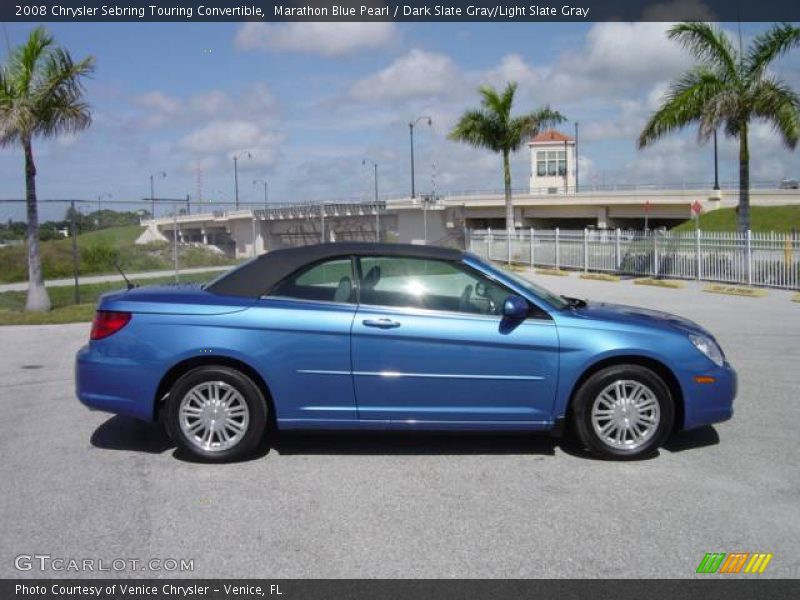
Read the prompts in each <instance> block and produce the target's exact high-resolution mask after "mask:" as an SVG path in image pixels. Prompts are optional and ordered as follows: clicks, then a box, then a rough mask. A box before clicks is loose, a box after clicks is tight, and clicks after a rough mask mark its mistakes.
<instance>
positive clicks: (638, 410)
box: [592, 379, 661, 450]
mask: <svg viewBox="0 0 800 600" xmlns="http://www.w3.org/2000/svg"><path fill="white" fill-rule="evenodd" d="M660 422H661V407H660V405H659V403H658V398H656V395H655V393H654V392H653V390H651V389H650V388H649V387H647V386H646V385H645V384H643V383H641V382H639V381H632V380H629V379H620V380H617V381H615V382H613V383H611V384H610V385H608V386H606V387H605V388H604V389H603V391H602V392H600V393H599V394H598V395H597V397H596V398H595V400H594V403H593V404H592V427H593V428H594V432H595V434H596V435H597V437H598V438H600V440H601V441H602V442H603V443H604V444H606V445H607V446H610V447H611V448H616V449H618V450H636V449H637V448H639V447H641V446H642V445H644V444H645V443H646V442H647V441H648V440H649V439H650V438H651V437H653V436H654V435H655V433H656V431H657V430H658V425H659V423H660Z"/></svg>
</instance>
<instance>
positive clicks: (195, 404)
mask: <svg viewBox="0 0 800 600" xmlns="http://www.w3.org/2000/svg"><path fill="white" fill-rule="evenodd" d="M267 416H268V409H267V402H266V399H265V398H264V394H263V393H262V392H261V389H259V387H258V386H257V385H256V384H255V383H253V381H252V380H251V379H250V378H249V377H247V376H246V375H244V374H243V373H242V372H240V371H237V370H236V369H231V368H229V367H222V366H204V367H197V368H195V369H192V370H191V371H188V372H187V373H186V374H184V375H183V376H182V377H181V378H180V379H178V381H176V382H175V384H174V385H173V386H172V389H171V390H170V393H169V399H168V400H167V414H166V417H167V418H166V425H167V430H168V431H169V434H170V437H171V438H172V440H173V441H174V442H175V444H176V445H177V446H178V448H179V449H180V450H182V451H184V452H185V453H187V454H188V455H190V456H191V457H193V458H196V459H199V460H201V461H203V462H215V463H216V462H229V461H234V460H239V459H242V458H245V457H247V456H248V455H250V454H251V453H253V451H254V450H255V449H256V447H257V446H258V445H259V443H260V442H261V440H262V438H263V437H264V432H265V430H266V427H267Z"/></svg>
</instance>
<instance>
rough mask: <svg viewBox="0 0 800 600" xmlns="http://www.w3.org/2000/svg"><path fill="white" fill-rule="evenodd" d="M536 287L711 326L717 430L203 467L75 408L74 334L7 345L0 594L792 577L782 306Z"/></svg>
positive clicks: (792, 330) (616, 287)
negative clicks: (89, 583) (142, 583)
mask: <svg viewBox="0 0 800 600" xmlns="http://www.w3.org/2000/svg"><path fill="white" fill-rule="evenodd" d="M535 280H536V281H537V282H538V283H541V284H543V285H546V286H547V287H549V288H550V289H553V290H554V291H557V292H559V293H563V294H570V295H576V296H580V297H589V298H592V299H597V300H607V301H613V302H622V303H627V304H638V305H642V306H648V307H652V308H657V309H661V310H667V311H670V312H675V313H678V314H681V315H684V316H687V317H689V318H691V319H693V320H696V321H698V322H699V323H701V324H703V325H705V326H706V327H708V328H709V329H710V330H711V331H712V332H714V334H715V335H717V337H718V339H719V341H720V343H721V344H722V346H723V348H724V349H725V351H726V353H727V354H728V356H729V358H730V360H731V362H732V363H733V364H734V365H735V367H736V368H737V370H738V372H739V378H740V380H739V381H740V389H739V397H738V399H737V402H736V414H735V417H734V419H733V420H732V421H729V422H727V423H723V424H720V425H718V426H715V427H713V428H711V427H708V428H704V429H701V430H698V431H695V432H690V433H685V434H681V435H679V436H678V437H676V438H674V439H673V440H672V441H671V442H669V443H668V445H667V447H666V448H665V449H662V450H661V452H660V454H659V456H657V457H655V458H652V459H649V460H644V461H641V462H634V463H615V462H604V461H598V460H593V459H590V458H586V457H585V456H583V455H582V453H581V451H580V449H579V448H575V447H574V446H573V445H571V444H569V443H561V442H556V441H553V440H551V439H550V438H549V437H546V436H527V435H513V436H511V435H509V436H498V435H491V436H464V435H449V436H441V435H402V436H400V435H394V436H376V435H370V436H352V435H349V436H345V435H339V436H335V435H325V436H298V435H293V436H280V437H279V438H278V439H277V440H276V442H275V443H274V444H273V446H272V447H271V448H270V449H269V451H268V452H267V453H266V454H265V455H264V456H261V457H258V458H256V459H254V460H250V461H248V462H244V463H239V464H232V465H222V466H209V465H203V464H195V463H191V462H187V461H185V460H182V459H180V457H175V456H174V452H175V451H174V448H173V447H172V446H171V444H170V442H169V441H168V440H167V439H166V438H165V436H164V435H163V434H162V433H161V432H160V431H159V430H158V429H157V428H154V427H150V426H148V425H146V424H140V423H137V422H135V421H132V420H128V419H124V418H121V417H114V416H111V415H106V414H102V413H96V412H90V411H89V410H87V409H86V408H85V407H83V406H82V405H80V404H79V403H78V401H77V400H76V399H75V397H74V392H73V376H72V366H73V356H74V353H75V351H76V350H77V349H78V348H79V347H80V346H81V345H82V344H84V343H85V341H86V338H87V336H88V331H89V327H88V325H87V324H76V325H57V326H29V327H2V328H0V359H1V360H0V390H1V391H2V393H1V394H0V403H1V404H0V406H2V415H3V419H2V435H0V455H1V456H2V461H1V462H0V481H1V482H2V487H3V490H4V491H3V494H2V495H0V526H2V535H0V576H2V577H19V576H23V577H25V576H35V577H42V576H45V577H47V576H55V577H58V576H65V575H67V576H82V577H86V576H92V573H79V574H78V573H64V572H56V571H45V572H40V571H38V570H37V569H34V570H32V571H28V572H19V571H17V570H16V569H15V567H14V559H15V557H16V556H18V555H20V554H47V555H50V556H52V557H63V558H75V559H83V558H103V559H106V560H108V561H110V560H111V559H115V558H124V559H142V560H147V559H150V558H159V559H168V558H177V559H181V558H183V559H193V560H194V571H193V572H186V573H171V572H170V573H167V572H152V571H144V572H137V573H131V572H130V571H122V572H120V573H119V575H126V576H130V575H132V574H135V575H146V576H156V577H158V576H167V575H169V576H194V577H244V576H250V577H253V576H256V577H289V578H294V577H315V578H327V577H442V578H450V577H502V578H526V577H679V578H683V577H689V576H692V575H693V574H694V571H695V568H696V567H697V565H698V563H699V562H700V560H701V559H702V558H703V555H704V554H705V553H706V552H712V551H717V552H737V551H742V552H770V553H773V554H774V557H773V559H772V562H771V563H770V565H769V567H768V569H767V571H766V573H765V574H764V575H762V577H764V576H771V577H798V576H800V443H799V442H800V435H798V431H800V398H798V391H800V303H797V302H792V301H791V295H792V294H791V293H788V292H782V291H778V290H770V291H769V293H768V295H767V297H764V298H746V297H732V296H723V295H715V294H708V293H704V292H702V291H701V290H702V287H701V286H698V285H694V284H691V283H690V284H689V285H688V286H687V287H686V288H685V289H681V290H672V289H659V288H651V287H644V286H634V285H632V284H631V283H630V282H622V283H607V282H598V281H584V280H580V279H578V278H577V277H576V276H574V275H573V276H571V277H545V276H536V277H535ZM95 575H101V576H109V575H113V573H95ZM707 577H708V576H707ZM712 577H716V576H712ZM742 577H743V576H742Z"/></svg>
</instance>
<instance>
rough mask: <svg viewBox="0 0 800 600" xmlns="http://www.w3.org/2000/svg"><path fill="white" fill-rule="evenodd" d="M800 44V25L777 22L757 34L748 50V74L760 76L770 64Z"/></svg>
mask: <svg viewBox="0 0 800 600" xmlns="http://www.w3.org/2000/svg"><path fill="white" fill-rule="evenodd" d="M799 45H800V27H797V26H795V25H792V24H791V23H776V24H775V25H773V26H772V27H771V28H770V29H769V30H767V31H765V32H764V33H761V34H759V35H757V36H756V38H755V39H754V40H753V43H752V45H751V46H750V49H749V51H748V52H747V61H746V70H747V73H748V75H750V76H751V77H752V76H755V77H758V76H760V75H761V74H763V73H764V71H765V70H766V69H767V67H768V66H769V64H770V63H771V62H772V61H773V60H775V59H776V58H778V57H780V56H782V55H783V54H786V53H787V52H789V50H792V49H793V48H796V47H797V46H799Z"/></svg>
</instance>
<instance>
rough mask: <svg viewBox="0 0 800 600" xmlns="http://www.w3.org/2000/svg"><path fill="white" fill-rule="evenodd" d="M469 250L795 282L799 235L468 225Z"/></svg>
mask: <svg viewBox="0 0 800 600" xmlns="http://www.w3.org/2000/svg"><path fill="white" fill-rule="evenodd" d="M467 241H468V248H469V250H470V251H471V252H473V253H475V254H477V255H478V256H482V257H484V258H486V259H489V260H495V261H501V262H507V263H513V264H524V265H529V266H537V267H551V268H555V269H577V270H581V271H599V272H607V273H617V274H622V275H639V276H652V277H663V278H675V279H697V280H702V281H716V282H723V283H738V284H747V285H759V286H768V287H776V288H785V289H792V290H797V289H800V235H798V234H791V233H776V232H765V233H764V232H762V233H759V232H751V231H748V232H746V233H739V232H717V231H700V230H696V231H694V232H679V233H675V232H669V231H633V230H620V229H616V230H593V229H583V230H566V229H547V230H542V229H518V230H516V231H514V232H512V234H511V235H510V236H509V235H507V233H506V231H505V230H499V231H492V230H491V229H488V230H470V231H469V232H468V235H467Z"/></svg>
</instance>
